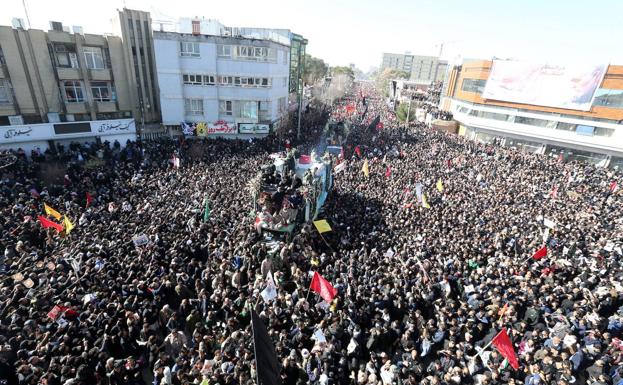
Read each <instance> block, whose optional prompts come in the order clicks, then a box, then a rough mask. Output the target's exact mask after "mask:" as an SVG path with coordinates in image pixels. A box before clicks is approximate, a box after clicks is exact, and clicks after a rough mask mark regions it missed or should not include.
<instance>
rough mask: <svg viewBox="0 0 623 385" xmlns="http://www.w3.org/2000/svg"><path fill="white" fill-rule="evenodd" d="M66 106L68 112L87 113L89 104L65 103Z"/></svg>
mask: <svg viewBox="0 0 623 385" xmlns="http://www.w3.org/2000/svg"><path fill="white" fill-rule="evenodd" d="M65 107H66V108H67V113H68V114H86V113H87V112H88V111H87V104H86V103H84V102H78V103H65Z"/></svg>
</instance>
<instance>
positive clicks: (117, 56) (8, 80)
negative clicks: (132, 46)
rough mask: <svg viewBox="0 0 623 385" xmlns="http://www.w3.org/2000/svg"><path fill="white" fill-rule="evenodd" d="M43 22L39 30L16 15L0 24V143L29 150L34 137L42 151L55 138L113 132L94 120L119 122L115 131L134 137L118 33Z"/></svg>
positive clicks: (114, 123) (112, 123) (126, 80)
mask: <svg viewBox="0 0 623 385" xmlns="http://www.w3.org/2000/svg"><path fill="white" fill-rule="evenodd" d="M51 26H52V29H51V30H49V31H47V32H45V31H42V30H37V29H25V28H24V27H23V23H22V22H21V21H20V20H14V26H13V27H8V26H0V127H3V130H2V131H3V135H2V138H0V147H1V148H13V147H14V146H15V144H16V143H21V142H24V143H25V144H24V145H23V146H22V148H31V147H32V146H33V144H32V143H30V144H28V143H29V142H34V141H35V140H34V139H35V138H36V141H37V143H38V146H39V147H40V148H41V149H42V150H45V148H47V147H48V145H50V144H51V143H52V142H54V141H56V140H69V139H71V138H72V137H74V136H75V137H76V138H87V137H88V138H96V137H101V136H106V135H108V134H112V133H113V132H115V131H116V130H114V129H111V130H102V131H101V132H99V133H98V128H95V131H93V127H96V126H97V125H96V124H95V123H93V124H91V122H97V121H106V122H109V124H110V125H111V126H118V127H125V128H124V129H123V130H122V131H123V132H122V133H121V134H120V135H122V137H123V138H125V139H133V138H135V127H134V123H133V120H132V103H131V98H130V94H129V82H128V79H127V77H126V75H125V70H124V68H125V64H124V56H123V48H122V42H121V39H120V38H118V37H114V36H102V35H92V34H85V33H83V31H82V28H81V27H73V33H70V32H69V31H68V30H69V29H68V28H67V27H63V26H62V24H61V23H58V22H52V23H51ZM42 124H43V125H46V128H42V127H43V126H41V125H42ZM48 126H49V127H48ZM50 127H51V128H50ZM50 129H51V131H50ZM37 130H43V131H45V132H47V133H48V134H41V133H38V132H37ZM43 131H42V132H43ZM125 134H127V135H125ZM124 135H125V136H124ZM46 138H47V139H46ZM124 142H125V141H124Z"/></svg>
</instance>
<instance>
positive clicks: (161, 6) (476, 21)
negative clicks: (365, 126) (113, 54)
mask: <svg viewBox="0 0 623 385" xmlns="http://www.w3.org/2000/svg"><path fill="white" fill-rule="evenodd" d="M0 1H1V3H2V12H1V13H0V24H3V25H10V24H11V18H12V17H21V18H24V19H25V14H24V8H23V6H22V0H0ZM24 1H26V6H27V8H28V12H29V16H30V21H31V23H32V27H33V28H39V29H45V30H47V29H48V26H49V24H48V21H50V20H54V21H60V22H62V23H63V25H69V26H72V25H80V26H82V27H83V28H84V31H85V32H87V33H104V32H112V28H111V23H110V20H111V18H113V17H116V12H115V10H116V9H118V8H123V7H124V6H126V7H128V8H134V9H141V10H147V11H150V12H152V19H153V20H159V19H165V20H173V19H177V18H178V17H194V16H199V17H205V18H211V19H219V20H220V21H221V22H222V23H223V24H225V25H227V26H232V27H236V26H239V27H267V28H288V29H290V30H292V31H294V32H297V33H300V34H302V35H303V36H305V37H306V38H307V39H308V40H309V46H308V53H310V54H312V55H314V56H317V57H320V58H322V59H324V60H325V61H327V62H329V63H330V64H331V65H346V64H349V63H355V64H356V65H357V66H358V67H359V68H361V69H363V70H364V71H365V70H367V69H368V68H369V67H371V66H378V65H379V64H380V62H381V54H382V52H396V53H404V52H405V51H411V52H412V53H414V54H424V55H436V54H438V53H439V43H441V42H445V44H444V49H443V54H442V56H443V57H444V58H446V59H450V60H457V59H458V58H483V59H486V58H491V57H493V56H497V57H504V58H517V59H522V60H530V61H537V62H561V63H565V62H569V61H575V62H578V61H582V62H587V61H588V62H609V63H613V64H623V43H622V42H621V38H622V37H623V22H621V20H622V15H623V0H590V1H589V0H515V1H507V0H451V1H450V0H411V1H409V0H395V1H394V0H383V1H377V0H306V1H303V0H252V1H238V0H224V1H219V0H203V1H202V0H199V1H197V0H151V1H148V0H125V1H124V0H97V1H94V0H24Z"/></svg>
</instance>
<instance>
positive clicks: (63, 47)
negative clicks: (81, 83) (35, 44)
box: [54, 44, 79, 68]
mask: <svg viewBox="0 0 623 385" xmlns="http://www.w3.org/2000/svg"><path fill="white" fill-rule="evenodd" d="M54 56H55V57H56V65H57V66H58V67H62V68H79V65H78V55H77V54H76V46H75V45H72V44H54Z"/></svg>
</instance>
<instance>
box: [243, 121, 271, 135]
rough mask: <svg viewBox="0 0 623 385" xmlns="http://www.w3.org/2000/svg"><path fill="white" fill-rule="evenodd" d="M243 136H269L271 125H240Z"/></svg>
mask: <svg viewBox="0 0 623 385" xmlns="http://www.w3.org/2000/svg"><path fill="white" fill-rule="evenodd" d="M238 128H239V131H240V133H241V134H268V132H269V131H270V125H268V124H255V123H240V124H239V125H238Z"/></svg>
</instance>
